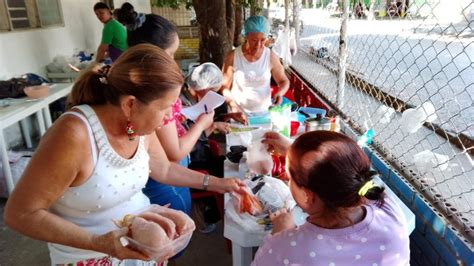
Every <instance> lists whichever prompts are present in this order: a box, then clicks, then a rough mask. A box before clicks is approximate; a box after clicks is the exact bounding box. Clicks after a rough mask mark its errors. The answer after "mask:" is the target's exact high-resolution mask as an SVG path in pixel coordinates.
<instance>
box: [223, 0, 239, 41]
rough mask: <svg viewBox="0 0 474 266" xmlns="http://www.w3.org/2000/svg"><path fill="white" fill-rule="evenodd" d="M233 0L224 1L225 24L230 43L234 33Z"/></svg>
mask: <svg viewBox="0 0 474 266" xmlns="http://www.w3.org/2000/svg"><path fill="white" fill-rule="evenodd" d="M235 6H236V5H235V0H226V1H225V9H226V10H225V11H226V25H227V40H229V43H230V44H233V42H234V33H235Z"/></svg>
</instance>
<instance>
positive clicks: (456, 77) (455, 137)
mask: <svg viewBox="0 0 474 266" xmlns="http://www.w3.org/2000/svg"><path fill="white" fill-rule="evenodd" d="M325 2H329V1H325ZM333 2H334V1H333ZM340 2H343V1H340ZM347 2H349V1H347ZM366 2H367V3H366ZM366 4H367V5H366ZM371 4H372V5H371ZM342 7H343V5H342V4H341V3H339V6H338V5H337V4H328V3H326V5H324V3H323V6H322V7H320V8H318V9H303V10H302V12H301V19H302V21H303V23H304V30H303V32H302V34H301V38H300V42H299V46H298V49H299V52H298V53H297V54H296V55H295V56H294V57H293V63H292V65H291V67H292V68H293V69H294V70H296V71H297V72H298V73H299V74H300V75H301V76H302V77H303V78H304V79H306V80H307V81H308V82H309V83H311V84H312V86H313V87H314V88H315V89H316V90H317V91H318V93H319V94H320V95H322V96H323V97H324V98H326V100H327V101H329V102H331V103H332V104H333V106H335V108H336V109H337V110H338V111H339V112H340V114H341V116H343V117H344V118H345V119H347V120H348V122H349V123H350V124H351V125H354V127H355V128H356V129H357V130H358V131H359V132H360V133H363V132H365V131H366V130H368V129H373V130H374V131H375V136H374V139H373V140H374V145H375V146H376V147H377V149H378V150H379V151H381V152H382V153H383V154H384V155H385V157H386V158H387V159H388V160H389V161H390V162H391V163H393V164H394V165H395V166H397V168H399V169H401V170H402V172H403V173H404V174H405V176H406V177H407V179H408V181H409V182H411V183H412V184H414V185H415V187H417V188H418V189H419V191H421V192H422V193H423V194H424V195H425V196H426V197H427V198H428V199H430V201H431V202H432V203H434V204H435V205H436V208H437V209H438V210H440V211H441V212H442V213H444V214H445V215H446V216H447V217H448V218H449V219H450V221H451V222H452V223H453V224H454V225H455V226H456V227H458V229H460V231H462V232H463V234H464V235H465V236H466V237H467V238H468V239H470V241H471V243H472V239H473V238H474V170H473V168H474V166H473V165H474V164H473V158H472V156H473V153H474V145H473V143H474V142H473V137H474V123H473V122H474V105H473V102H474V63H473V62H474V30H473V27H474V21H473V19H474V3H473V2H472V1H471V0H458V1H448V0H403V1H390V0H388V1H385V0H382V1H373V0H372V1H369V0H367V1H360V4H359V1H357V0H355V1H351V2H349V6H348V9H347V11H346V12H344V10H343V8H342ZM345 15H347V16H348V19H347V25H346V26H344V24H345V23H344V22H343V21H344V17H345ZM344 27H346V28H345V29H344ZM341 29H342V30H341ZM345 30H347V31H346V33H345V34H344V33H343V32H344V31H345ZM340 44H344V45H345V46H346V47H345V49H340ZM341 55H342V56H341ZM339 63H340V64H339Z"/></svg>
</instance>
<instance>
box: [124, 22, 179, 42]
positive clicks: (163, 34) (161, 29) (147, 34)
mask: <svg viewBox="0 0 474 266" xmlns="http://www.w3.org/2000/svg"><path fill="white" fill-rule="evenodd" d="M177 34H178V33H177V30H176V26H175V25H173V23H171V22H170V21H169V20H167V19H165V18H164V17H162V16H158V15H155V14H148V15H146V16H145V22H144V23H143V24H142V26H141V27H139V28H137V29H136V30H133V31H129V32H128V46H129V47H132V46H134V45H137V44H140V43H149V44H153V45H156V46H158V47H160V48H161V49H167V48H169V47H170V46H171V45H172V44H173V42H174V40H175V36H177Z"/></svg>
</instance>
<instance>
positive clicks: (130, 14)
mask: <svg viewBox="0 0 474 266" xmlns="http://www.w3.org/2000/svg"><path fill="white" fill-rule="evenodd" d="M136 17H137V12H135V8H134V7H133V5H132V4H130V3H129V2H125V3H123V4H122V6H121V7H120V9H118V10H117V20H118V21H119V22H120V23H122V24H123V25H125V26H127V25H130V24H133V23H135V19H136Z"/></svg>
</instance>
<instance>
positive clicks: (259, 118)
mask: <svg viewBox="0 0 474 266" xmlns="http://www.w3.org/2000/svg"><path fill="white" fill-rule="evenodd" d="M247 118H248V122H249V126H258V125H264V124H270V123H271V122H272V121H271V118H270V114H269V113H266V114H262V115H249V116H248V117H247Z"/></svg>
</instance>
